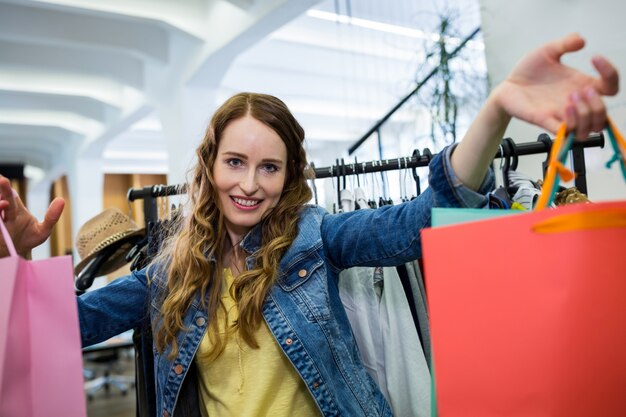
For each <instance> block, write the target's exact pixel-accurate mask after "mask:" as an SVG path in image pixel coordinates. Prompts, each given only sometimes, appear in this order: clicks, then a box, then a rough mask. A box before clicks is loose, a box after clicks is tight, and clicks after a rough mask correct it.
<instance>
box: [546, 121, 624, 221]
mask: <svg viewBox="0 0 626 417" xmlns="http://www.w3.org/2000/svg"><path fill="white" fill-rule="evenodd" d="M606 130H607V131H608V134H609V139H610V142H611V145H612V146H613V151H614V155H613V157H612V158H611V160H610V161H609V162H607V164H606V166H607V168H609V167H610V166H611V165H612V164H613V163H614V162H617V161H619V162H620V167H621V170H622V174H623V176H624V180H626V162H625V161H626V140H625V139H624V136H623V135H622V134H621V133H620V132H619V131H618V130H617V128H616V127H615V124H614V123H613V121H612V120H611V119H610V118H608V117H607V125H606ZM566 132H567V126H566V124H565V122H563V123H562V124H561V126H560V127H559V130H558V131H557V133H556V137H555V138H554V143H553V144H552V149H551V151H550V157H549V164H548V169H547V171H546V178H545V180H544V183H543V186H542V187H541V195H540V196H539V200H538V201H537V204H536V205H535V210H542V209H544V208H546V207H548V206H550V205H551V204H552V202H553V201H554V196H555V195H556V190H557V188H558V186H559V180H560V179H562V180H563V181H570V180H572V179H573V178H574V176H575V175H574V173H573V172H572V171H570V170H569V169H567V168H566V167H565V162H566V160H567V153H568V152H569V150H570V148H571V147H572V143H573V142H574V133H573V132H570V133H569V135H567V139H565V134H566Z"/></svg>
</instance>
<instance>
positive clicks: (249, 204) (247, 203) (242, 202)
mask: <svg viewBox="0 0 626 417" xmlns="http://www.w3.org/2000/svg"><path fill="white" fill-rule="evenodd" d="M233 200H234V201H235V203H237V204H239V205H242V206H246V207H252V206H256V205H257V204H259V200H244V199H241V198H234V197H233Z"/></svg>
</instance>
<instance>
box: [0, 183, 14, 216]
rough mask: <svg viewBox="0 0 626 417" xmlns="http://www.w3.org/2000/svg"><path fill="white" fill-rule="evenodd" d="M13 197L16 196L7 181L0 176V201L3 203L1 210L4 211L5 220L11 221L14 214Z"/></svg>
mask: <svg viewBox="0 0 626 417" xmlns="http://www.w3.org/2000/svg"><path fill="white" fill-rule="evenodd" d="M15 197H16V195H15V193H14V191H13V188H12V187H11V182H10V181H9V179H8V178H6V177H3V176H1V175H0V200H2V201H3V202H4V203H3V207H2V210H4V219H5V220H11V219H12V218H13V216H14V215H15V213H16V208H17V203H16V201H15Z"/></svg>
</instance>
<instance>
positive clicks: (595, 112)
mask: <svg viewBox="0 0 626 417" xmlns="http://www.w3.org/2000/svg"><path fill="white" fill-rule="evenodd" d="M584 95H585V99H586V102H587V105H588V106H589V110H590V111H591V115H590V124H589V129H590V130H591V131H592V132H600V131H601V130H602V129H604V125H605V123H606V107H605V105H604V101H603V100H602V98H601V97H600V96H599V95H598V93H597V92H596V90H595V89H594V88H593V87H588V88H587V89H586V90H585V92H584Z"/></svg>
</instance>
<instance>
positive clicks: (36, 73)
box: [0, 0, 485, 180]
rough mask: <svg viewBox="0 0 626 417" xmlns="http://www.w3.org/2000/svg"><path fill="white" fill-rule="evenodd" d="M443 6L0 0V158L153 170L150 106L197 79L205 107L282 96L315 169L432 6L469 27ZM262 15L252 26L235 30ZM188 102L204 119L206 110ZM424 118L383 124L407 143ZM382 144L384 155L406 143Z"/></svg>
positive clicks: (366, 114)
mask: <svg viewBox="0 0 626 417" xmlns="http://www.w3.org/2000/svg"><path fill="white" fill-rule="evenodd" d="M446 3H447V5H448V6H446V7H444V6H441V2H435V1H434V0H432V1H431V0H423V1H409V0H386V1H384V2H383V1H379V0H352V1H349V0H327V1H322V2H319V1H318V0H308V1H303V0H182V1H175V2H174V1H168V0H107V1H94V0H0V163H7V162H8V163H24V164H27V165H28V166H29V170H28V172H29V175H31V176H33V177H34V178H35V180H37V178H42V177H44V178H45V179H47V180H51V179H54V178H55V177H57V176H58V175H61V174H64V173H65V172H66V171H67V168H68V164H71V161H72V160H73V159H75V158H81V157H83V156H89V157H90V158H93V157H98V158H103V160H104V164H103V169H104V170H105V172H163V173H165V172H167V171H168V170H170V169H171V166H172V165H171V161H170V160H169V158H170V157H171V152H170V151H169V150H170V149H172V146H171V145H170V146H168V141H175V140H176V138H172V137H171V135H169V136H170V137H168V134H166V133H165V131H164V129H163V120H162V119H161V118H160V117H159V114H162V113H160V112H159V111H157V110H158V109H159V108H160V106H161V105H162V104H163V101H164V100H167V99H168V97H171V96H172V94H173V93H172V91H173V90H176V89H178V88H180V87H181V86H185V87H186V88H194V86H197V87H198V91H201V92H202V91H204V90H203V89H204V88H207V87H210V88H212V89H213V90H212V91H214V95H213V96H212V100H213V101H214V103H213V105H214V106H216V105H217V103H219V102H221V101H223V99H225V98H226V97H228V96H229V95H231V94H232V93H234V92H237V91H244V90H248V91H258V92H266V93H270V94H274V95H276V96H278V97H280V98H282V99H283V100H284V101H286V102H287V104H288V105H289V106H290V108H291V109H292V110H293V112H294V113H295V115H296V117H297V118H298V120H300V121H301V123H302V124H303V126H304V127H305V130H306V131H307V137H308V143H307V147H308V150H309V153H310V156H311V158H312V159H313V160H315V161H316V162H317V163H318V166H319V164H320V163H321V164H324V163H327V162H328V161H331V160H334V158H335V157H337V156H342V153H344V152H345V150H346V149H347V147H348V146H349V145H350V144H352V143H353V142H355V141H356V140H357V139H358V138H359V137H360V136H361V135H362V134H363V133H364V132H365V131H366V130H367V129H368V128H369V127H370V126H372V125H373V124H374V123H375V121H376V120H378V119H379V118H380V117H382V116H383V115H384V114H385V113H386V112H387V110H388V109H390V108H391V107H392V106H393V105H394V104H395V103H396V102H397V101H398V100H399V99H400V98H401V97H403V96H404V95H405V94H406V93H407V92H409V91H410V90H411V89H412V88H413V86H414V84H415V81H416V79H419V78H420V77H421V76H422V74H423V73H424V69H422V73H419V74H418V73H417V69H418V67H419V66H420V63H421V62H423V61H424V53H423V51H424V48H425V47H426V48H431V47H432V39H431V38H430V36H431V35H430V34H429V33H430V32H431V31H433V30H436V29H437V28H436V22H437V21H438V19H437V14H438V13H444V12H445V11H446V10H448V8H449V7H452V6H450V5H456V6H455V7H456V8H457V9H458V10H462V13H459V14H458V17H457V18H456V19H455V23H456V28H457V29H456V32H457V33H458V35H459V36H464V35H466V34H468V33H470V32H471V31H472V30H473V29H474V28H475V27H476V26H478V25H479V10H478V6H477V3H476V1H471V0H465V1H463V0H457V1H454V2H453V1H448V2H446ZM285 5H286V6H285ZM309 7H311V10H309V11H308V12H307V9H309ZM279 8H280V9H281V12H280V13H276V12H275V11H276V10H277V9H279ZM285 10H286V11H285ZM261 15H263V16H268V17H267V18H266V19H265V20H263V19H259V20H258V21H257V22H256V30H255V31H249V32H250V33H247V32H244V31H242V30H241V28H242V27H247V26H246V25H251V22H252V21H253V20H254V19H253V18H252V17H253V16H261ZM338 15H339V16H338ZM348 15H349V16H351V19H348V17H347V16H348ZM276 16H278V17H276ZM259 22H260V23H259ZM241 33H244V34H243V35H241ZM255 37H256V38H255ZM235 42H239V44H241V45H244V46H243V47H241V46H240V47H239V49H237V48H234V50H236V52H237V55H236V57H230V56H229V52H228V49H227V47H225V46H224V45H230V44H234V43H235ZM472 48H473V49H472V50H473V51H474V52H473V55H472V58H471V59H472V63H471V65H470V66H471V67H472V68H473V69H474V70H478V71H481V70H482V71H484V67H485V65H484V60H483V51H482V49H481V44H480V42H479V43H475V44H474V45H473V46H472ZM220 66H224V67H225V68H223V70H222V72H221V73H219V71H217V68H220ZM216 73H219V75H218V76H215V74H216ZM200 111H202V112H204V113H206V116H205V118H206V119H207V120H208V117H209V116H210V112H211V109H207V110H206V111H203V109H200ZM424 117H425V113H424V110H420V109H419V105H417V104H415V103H414V104H412V105H409V106H407V109H405V110H404V111H403V112H401V113H400V114H399V115H398V116H397V117H395V118H394V119H392V121H391V123H390V124H389V126H388V127H387V129H388V130H387V131H388V132H391V133H393V134H394V135H396V136H397V137H402V138H403V139H402V140H400V141H398V142H397V143H399V144H402V146H404V147H405V148H406V149H410V148H412V147H415V142H416V141H417V140H418V136H417V135H415V134H414V132H415V126H416V124H417V125H419V126H422V128H423V129H422V130H424V132H422V133H423V134H422V136H427V133H428V132H427V129H426V127H427V126H428V124H427V123H426V121H425V119H424ZM407 128H410V129H411V134H406V135H404V133H403V132H405V131H406V129H407ZM186 132H191V133H192V134H193V135H196V136H199V135H201V133H202V132H201V129H199V128H198V127H196V126H193V127H191V128H189V129H187V130H186ZM405 136H406V137H405ZM372 142H374V141H372ZM386 143H387V142H386ZM393 143H395V142H391V143H390V144H388V145H386V146H387V148H390V150H388V151H387V152H390V153H391V154H392V155H397V153H398V152H405V149H403V148H396V147H395V145H393ZM368 146H369V148H368V150H367V152H370V153H371V152H372V149H374V148H372V145H368Z"/></svg>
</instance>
